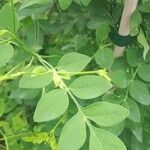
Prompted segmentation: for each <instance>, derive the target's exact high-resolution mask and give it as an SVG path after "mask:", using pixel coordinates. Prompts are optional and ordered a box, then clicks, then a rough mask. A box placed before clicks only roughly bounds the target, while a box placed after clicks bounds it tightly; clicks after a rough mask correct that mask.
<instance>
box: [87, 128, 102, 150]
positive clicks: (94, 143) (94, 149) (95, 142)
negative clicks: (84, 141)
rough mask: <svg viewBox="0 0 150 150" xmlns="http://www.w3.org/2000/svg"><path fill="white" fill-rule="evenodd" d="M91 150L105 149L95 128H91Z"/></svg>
mask: <svg viewBox="0 0 150 150" xmlns="http://www.w3.org/2000/svg"><path fill="white" fill-rule="evenodd" d="M89 150H104V148H103V145H102V143H101V140H100V139H99V138H98V137H97V135H96V134H95V132H94V131H93V129H90V139H89Z"/></svg>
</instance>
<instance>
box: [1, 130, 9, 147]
mask: <svg viewBox="0 0 150 150" xmlns="http://www.w3.org/2000/svg"><path fill="white" fill-rule="evenodd" d="M0 134H1V135H2V136H3V140H2V141H5V145H6V150H9V145H8V138H7V137H6V136H5V134H4V133H3V132H2V131H1V130H0ZM0 141H1V139H0Z"/></svg>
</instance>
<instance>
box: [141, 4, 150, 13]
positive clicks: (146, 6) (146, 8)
mask: <svg viewBox="0 0 150 150" xmlns="http://www.w3.org/2000/svg"><path fill="white" fill-rule="evenodd" d="M138 8H139V10H140V11H142V12H144V13H150V9H149V8H150V3H149V2H147V3H144V4H140V5H139V6H138Z"/></svg>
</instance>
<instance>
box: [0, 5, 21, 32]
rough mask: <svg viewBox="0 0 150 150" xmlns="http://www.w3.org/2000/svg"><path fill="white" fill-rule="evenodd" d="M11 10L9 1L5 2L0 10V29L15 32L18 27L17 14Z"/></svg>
mask: <svg viewBox="0 0 150 150" xmlns="http://www.w3.org/2000/svg"><path fill="white" fill-rule="evenodd" d="M14 15H15V16H13V12H12V8H11V6H10V4H9V3H7V4H6V5H5V6H3V8H2V9H1V10H0V30H1V29H5V30H9V31H10V32H12V33H16V31H17V30H18V27H19V21H18V18H17V15H16V14H14Z"/></svg>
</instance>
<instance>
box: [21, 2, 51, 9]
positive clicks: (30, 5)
mask: <svg viewBox="0 0 150 150" xmlns="http://www.w3.org/2000/svg"><path fill="white" fill-rule="evenodd" d="M50 1H51V0H32V1H31V0H26V1H24V2H23V4H22V5H21V6H20V9H26V8H39V7H41V6H44V5H47V4H48V3H49V2H50Z"/></svg>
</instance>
